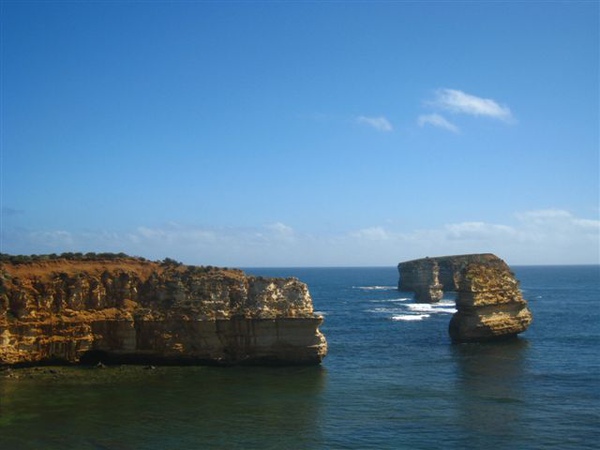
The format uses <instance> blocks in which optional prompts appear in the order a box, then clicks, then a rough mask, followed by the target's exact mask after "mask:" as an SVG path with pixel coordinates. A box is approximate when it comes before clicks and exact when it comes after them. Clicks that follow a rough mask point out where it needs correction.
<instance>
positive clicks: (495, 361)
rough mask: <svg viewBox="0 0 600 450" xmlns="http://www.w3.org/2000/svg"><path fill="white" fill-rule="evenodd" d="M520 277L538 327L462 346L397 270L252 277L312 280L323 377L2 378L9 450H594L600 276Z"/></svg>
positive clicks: (551, 271) (251, 373)
mask: <svg viewBox="0 0 600 450" xmlns="http://www.w3.org/2000/svg"><path fill="white" fill-rule="evenodd" d="M513 269H514V271H515V273H516V275H517V278H518V279H519V280H520V281H521V288H522V290H523V293H524V297H525V298H526V299H527V300H528V301H529V306H530V309H531V310H532V312H533V315H534V323H533V324H532V325H531V327H530V329H529V330H528V331H527V332H525V333H524V334H523V335H522V336H521V337H520V338H519V339H518V340H515V341H510V342H503V343H497V344H463V345H453V344H451V343H450V340H449V337H448V334H447V327H448V322H449V320H450V317H451V315H452V313H453V302H452V298H451V297H450V296H449V297H448V298H446V299H445V300H444V301H443V302H442V303H441V304H440V305H436V306H430V305H419V304H415V303H414V302H413V300H412V298H410V296H409V295H407V294H406V293H401V292H398V291H397V290H396V284H397V281H398V275H397V271H396V269H395V268H393V267H391V268H343V269H334V268H328V269H252V270H247V272H249V273H254V274H260V275H266V276H296V277H298V278H300V279H301V280H302V281H304V282H306V283H308V285H309V288H310V291H311V294H312V296H313V300H314V303H315V308H316V310H318V311H321V312H322V313H323V314H324V315H325V323H324V325H323V327H322V330H323V332H324V333H325V335H326V336H327V340H328V342H329V355H328V356H327V358H326V359H325V361H324V363H323V365H322V367H304V368H225V369H224V368H207V367H183V368H176V367H169V368H167V367H159V368H157V369H155V370H144V369H143V368H139V367H138V368H127V367H123V368H109V369H104V370H98V369H80V368H76V369H69V370H68V371H67V372H68V373H67V374H66V375H64V374H63V375H60V376H56V377H53V376H48V375H46V376H33V377H31V378H29V377H28V376H26V375H22V376H21V377H20V378H19V379H12V378H0V449H4V448H11V449H12V448H16V449H18V448H26V449H38V448H44V449H45V448H57V449H58V448H82V449H146V448H147V449H165V448H170V449H199V448H232V449H235V448H238V449H246V448H256V449H282V448H286V449H336V448H340V449H367V448H372V449H403V448H406V449H479V448H491V449H585V448H589V449H592V448H598V444H597V441H598V440H599V439H600V270H599V267H598V266H577V267H576V266H570V267H515V268H513ZM44 370H46V369H44Z"/></svg>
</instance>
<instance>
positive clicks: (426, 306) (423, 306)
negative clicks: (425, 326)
mask: <svg viewBox="0 0 600 450" xmlns="http://www.w3.org/2000/svg"><path fill="white" fill-rule="evenodd" d="M406 307H407V308H408V309H410V310H411V311H431V310H432V309H433V307H432V306H431V303H411V304H409V305H406Z"/></svg>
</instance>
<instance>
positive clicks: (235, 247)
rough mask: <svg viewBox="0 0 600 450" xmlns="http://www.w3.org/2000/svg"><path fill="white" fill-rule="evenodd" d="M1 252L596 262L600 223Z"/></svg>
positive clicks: (254, 235)
mask: <svg viewBox="0 0 600 450" xmlns="http://www.w3.org/2000/svg"><path fill="white" fill-rule="evenodd" d="M2 239H3V241H4V242H5V246H4V247H5V248H4V251H5V252H7V253H13V254H27V253H61V252H66V251H77V252H79V251H81V252H88V251H94V252H121V251H123V252H125V253H128V254H131V255H138V256H144V257H146V258H150V259H163V258H165V257H170V258H175V259H178V260H180V261H183V262H187V263H190V264H205V265H220V266H230V267H234V266H237V267H256V266H303V265H304V266H307V265H313V266H315V265H323V266H326V265H355V266H360V265H395V264H397V263H398V262H400V261H403V260H408V259H413V258H420V257H424V256H436V255H443V254H460V253H482V252H492V253H496V254H497V255H498V256H500V257H501V258H503V259H505V260H506V261H507V262H508V263H509V264H579V263H588V264H598V263H599V261H598V258H599V255H598V245H599V240H600V221H599V220H595V219H589V218H581V217H577V216H575V215H574V214H572V213H571V212H569V211H565V210H562V209H544V210H533V211H525V212H520V213H517V214H515V215H514V216H512V217H507V220H506V221H505V223H490V222H486V221H483V220H482V221H469V222H455V223H447V224H440V225H438V226H434V227H431V228H425V229H413V230H397V229H390V228H388V227H386V226H382V225H374V226H372V227H365V228H362V229H357V230H354V231H349V232H346V233H337V234H327V235H313V234H309V233H304V232H301V231H297V230H295V229H293V228H292V227H290V226H289V225H287V224H284V223H281V222H276V223H272V224H268V225H265V226H262V227H246V228H242V227H221V228H216V227H215V228H210V227H199V226H182V225H178V224H174V223H171V224H166V225H164V226H162V227H139V228H137V229H134V230H131V231H129V232H125V233H117V232H107V231H98V232H89V231H88V232H71V231H64V230H61V231H52V230H38V231H31V230H30V231H25V230H22V229H21V230H14V229H13V230H7V229H5V230H4V231H3V233H2Z"/></svg>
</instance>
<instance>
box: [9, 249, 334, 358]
mask: <svg viewBox="0 0 600 450" xmlns="http://www.w3.org/2000/svg"><path fill="white" fill-rule="evenodd" d="M322 321H323V318H322V316H320V315H318V314H315V313H314V311H313V303H312V299H311V297H310V293H309V291H308V288H307V286H306V285H305V284H304V283H302V282H300V281H299V280H297V279H295V278H287V279H280V278H263V277H254V276H248V275H246V274H244V273H243V272H242V271H240V270H236V269H222V268H213V267H196V266H186V265H182V264H180V263H177V262H175V261H172V260H168V259H167V260H165V261H164V262H162V263H158V262H151V261H147V260H144V259H141V258H131V257H126V256H119V257H114V255H111V257H106V258H101V257H83V258H81V257H80V258H74V259H73V258H69V259H66V258H62V257H52V258H48V257H27V258H24V260H23V258H19V257H7V255H3V257H2V262H1V263H0V366H1V365H37V364H46V363H56V362H62V363H80V362H89V363H96V362H103V363H143V364H223V365H231V364H319V363H320V362H321V361H322V359H323V358H324V357H325V355H326V353H327V343H326V341H325V338H324V336H323V335H322V334H321V332H320V331H319V329H318V327H319V325H320V324H321V323H322Z"/></svg>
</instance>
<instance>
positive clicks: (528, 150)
mask: <svg viewBox="0 0 600 450" xmlns="http://www.w3.org/2000/svg"><path fill="white" fill-rule="evenodd" d="M1 8H2V9H1V16H2V53H1V59H2V67H1V73H2V80H1V82H2V86H1V92H2V98H1V106H2V111H1V112H2V124H1V125H2V142H1V144H2V166H1V186H2V191H1V200H2V230H1V233H2V234H1V246H2V251H3V252H5V253H13V254H29V253H60V252H66V251H82V252H89V251H96V252H107V251H114V252H121V251H123V252H126V253H129V254H132V255H138V256H144V257H146V258H150V259H162V258H164V257H171V258H175V259H178V260H181V261H183V262H186V263H189V264H206V265H208V264H210V265H224V266H241V267H247V266H331V265H333V266H361V265H378V266H383V265H395V264H397V263H398V262H400V261H403V260H407V259H412V258H418V257H424V256H434V255H444V254H454V253H471V252H493V253H496V254H497V255H498V256H500V257H502V258H503V259H505V260H506V261H507V262H508V263H509V264H563V263H564V264H577V263H596V264H597V263H598V262H599V234H600V220H599V214H600V213H599V171H600V165H599V99H600V93H599V6H598V2H595V1H589V2H577V1H571V2H435V1H432V2H343V1H341V2H303V1H297V2H277V1H272V2H252V1H247V2H242V1H239V2H193V1H192V2H158V1H152V2H151V1H147V2H144V1H141V2H125V1H123V2H119V1H114V2H113V1H111V2H108V1H106V2H103V1H95V2H68V1H55V2H35V1H29V2H22V1H19V2H12V1H3V2H2V4H1Z"/></svg>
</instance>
